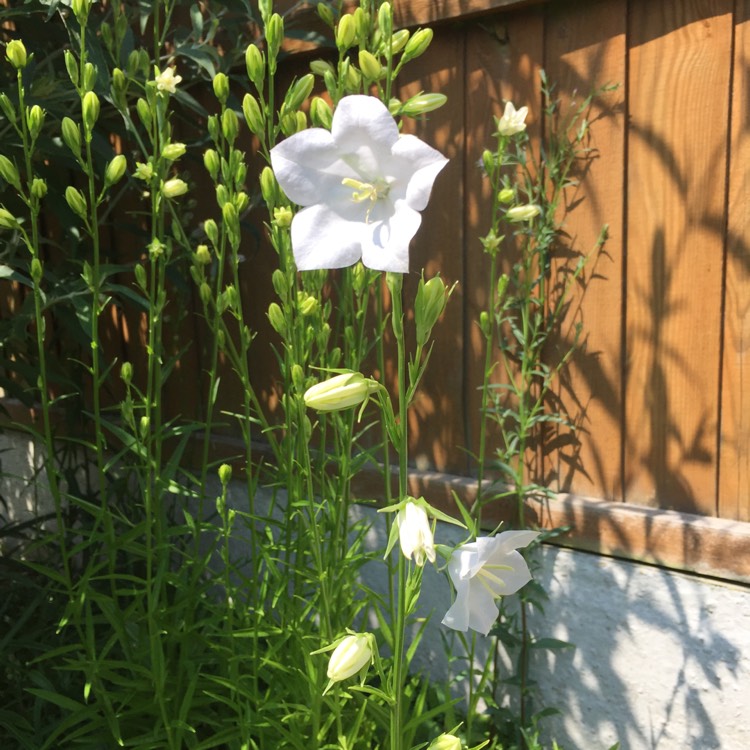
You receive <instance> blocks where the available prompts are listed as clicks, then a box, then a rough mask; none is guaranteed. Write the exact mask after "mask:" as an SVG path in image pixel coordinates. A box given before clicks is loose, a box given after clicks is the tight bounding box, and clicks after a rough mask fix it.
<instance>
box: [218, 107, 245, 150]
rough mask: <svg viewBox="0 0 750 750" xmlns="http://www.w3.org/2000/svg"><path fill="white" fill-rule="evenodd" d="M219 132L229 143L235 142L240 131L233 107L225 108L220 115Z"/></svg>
mask: <svg viewBox="0 0 750 750" xmlns="http://www.w3.org/2000/svg"><path fill="white" fill-rule="evenodd" d="M221 132H222V133H223V134H224V138H226V139H227V141H228V142H229V144H230V145H231V144H232V143H234V142H235V140H236V139H237V135H238V133H239V132H240V123H239V120H238V119H237V115H236V114H235V112H234V110H233V109H225V110H224V112H223V113H222V115H221Z"/></svg>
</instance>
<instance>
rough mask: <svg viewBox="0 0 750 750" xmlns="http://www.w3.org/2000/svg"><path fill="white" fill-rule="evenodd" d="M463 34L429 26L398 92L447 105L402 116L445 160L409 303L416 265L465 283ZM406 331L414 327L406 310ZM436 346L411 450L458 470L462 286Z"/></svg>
mask: <svg viewBox="0 0 750 750" xmlns="http://www.w3.org/2000/svg"><path fill="white" fill-rule="evenodd" d="M464 43H465V42H464V35H463V33H462V32H461V31H457V30H455V29H452V28H450V27H448V26H443V27H439V28H437V29H436V30H435V36H434V38H433V41H432V44H431V45H430V48H429V50H428V52H427V53H426V54H425V55H423V56H422V57H420V58H419V59H417V60H415V61H414V62H412V63H410V64H409V65H407V66H406V67H405V68H404V71H403V73H402V74H401V76H400V77H399V89H398V93H399V96H400V98H401V99H402V100H405V99H407V98H408V97H410V96H413V95H415V94H418V93H419V92H420V91H425V92H429V93H433V92H435V93H441V94H445V95H446V96H447V97H448V102H447V104H446V105H445V106H443V107H441V108H440V109H438V110H435V111H434V112H430V113H428V114H427V115H425V116H423V117H420V118H418V119H417V120H407V121H405V123H404V129H403V132H405V133H407V132H411V133H414V134H416V135H417V136H419V137H420V138H421V139H422V140H424V141H425V142H426V143H428V144H429V145H431V146H432V147H434V148H436V149H438V150H439V151H441V152H442V153H443V154H445V156H447V157H448V158H449V159H450V161H449V162H448V164H447V165H446V166H445V168H444V169H443V170H442V172H441V173H440V174H439V175H438V178H437V180H436V182H435V186H434V188H433V192H432V197H431V198H430V203H429V205H428V206H427V209H426V210H425V211H424V212H423V213H422V225H421V227H420V229H419V232H418V233H417V235H416V237H415V238H414V240H413V242H412V248H411V253H410V273H409V275H408V276H407V278H406V283H405V285H404V289H405V304H406V305H407V306H408V307H409V308H411V307H412V303H413V300H414V295H415V293H416V290H417V283H418V280H419V274H420V270H421V269H423V268H424V270H425V278H430V277H432V276H434V275H435V274H437V273H438V272H439V273H440V275H441V277H442V278H443V279H444V280H445V281H446V283H448V284H453V283H454V282H459V287H458V289H462V288H463V285H464V279H463V245H464V219H463V211H464V202H463V194H464V186H463V157H464V151H463V143H464V113H463V107H464V86H465V76H464ZM409 318H410V320H409V321H408V328H411V326H412V324H413V316H412V314H411V310H410V313H409ZM433 337H434V342H435V343H434V348H433V350H432V355H431V359H430V363H429V366H428V369H427V373H426V374H425V377H424V379H423V381H422V384H421V387H420V390H419V393H418V395H417V398H416V401H415V403H414V407H413V409H412V413H411V418H410V423H409V429H410V443H411V445H410V454H411V457H412V460H414V461H415V462H416V463H417V465H418V466H421V467H423V468H427V467H430V468H436V469H439V470H440V471H450V472H456V473H462V472H464V471H465V470H466V454H465V453H464V452H463V450H462V449H461V446H462V445H463V443H464V437H463V428H464V424H463V408H462V407H463V404H462V392H463V387H464V380H463V377H464V373H463V367H462V366H461V363H462V361H463V322H462V307H461V295H460V291H459V292H457V293H456V294H455V295H454V296H453V297H452V298H451V300H450V302H449V303H448V309H447V311H446V313H445V315H444V316H443V319H442V321H441V322H440V323H438V325H437V326H436V327H435V328H434V330H433Z"/></svg>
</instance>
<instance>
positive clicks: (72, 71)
mask: <svg viewBox="0 0 750 750" xmlns="http://www.w3.org/2000/svg"><path fill="white" fill-rule="evenodd" d="M63 58H64V60H65V69H66V70H67V71H68V78H70V82H71V83H72V84H73V85H74V86H78V60H76V58H75V55H74V54H73V53H72V52H71V51H70V50H69V49H66V50H65V52H63Z"/></svg>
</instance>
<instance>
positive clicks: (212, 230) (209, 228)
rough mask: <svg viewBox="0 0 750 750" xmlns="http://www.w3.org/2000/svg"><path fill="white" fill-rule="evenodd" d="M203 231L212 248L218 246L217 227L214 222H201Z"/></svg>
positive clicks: (210, 220)
mask: <svg viewBox="0 0 750 750" xmlns="http://www.w3.org/2000/svg"><path fill="white" fill-rule="evenodd" d="M203 231H204V232H205V233H206V237H208V239H209V240H210V241H211V243H212V244H213V246H214V247H216V246H217V245H218V244H219V227H218V226H217V224H216V222H215V221H214V220H213V219H206V220H205V221H204V222H203Z"/></svg>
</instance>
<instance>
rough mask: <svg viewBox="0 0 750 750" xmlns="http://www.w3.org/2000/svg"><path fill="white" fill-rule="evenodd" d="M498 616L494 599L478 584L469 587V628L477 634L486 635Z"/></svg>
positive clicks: (498, 612) (474, 583) (498, 611)
mask: <svg viewBox="0 0 750 750" xmlns="http://www.w3.org/2000/svg"><path fill="white" fill-rule="evenodd" d="M498 614H500V610H499V609H498V606H497V604H495V599H494V598H493V596H492V594H490V592H489V591H487V590H486V589H485V588H484V587H483V586H482V585H481V583H479V582H474V581H472V583H471V584H470V586H469V627H470V628H471V629H472V630H476V631H477V633H481V634H482V635H487V633H489V632H490V628H491V627H492V624H493V623H494V622H495V620H497V616H498Z"/></svg>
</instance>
